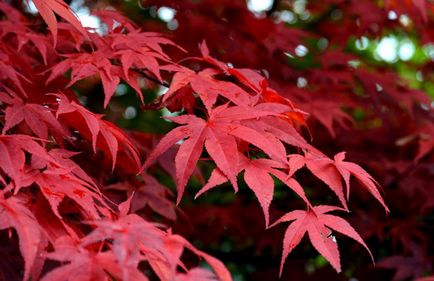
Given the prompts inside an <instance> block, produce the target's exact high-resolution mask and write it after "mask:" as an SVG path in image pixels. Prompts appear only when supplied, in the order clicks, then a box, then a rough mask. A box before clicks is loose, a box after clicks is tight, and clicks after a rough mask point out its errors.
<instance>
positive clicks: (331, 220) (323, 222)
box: [272, 206, 374, 275]
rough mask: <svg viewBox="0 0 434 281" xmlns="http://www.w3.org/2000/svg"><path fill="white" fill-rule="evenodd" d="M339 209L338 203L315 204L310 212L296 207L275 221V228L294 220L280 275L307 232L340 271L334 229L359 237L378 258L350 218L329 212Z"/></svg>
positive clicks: (318, 249) (321, 252)
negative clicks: (333, 204) (291, 253)
mask: <svg viewBox="0 0 434 281" xmlns="http://www.w3.org/2000/svg"><path fill="white" fill-rule="evenodd" d="M336 210H342V209H341V208H338V207H334V206H315V207H313V208H309V209H308V210H307V211H301V210H296V211H292V212H289V213H287V214H285V215H284V216H282V217H281V218H280V219H278V220H277V221H276V222H275V223H273V224H272V227H273V226H275V225H277V224H279V223H282V222H288V221H291V222H292V223H291V224H290V225H289V227H288V229H287V230H286V232H285V237H284V239H283V254H282V261H281V263H280V275H281V274H282V270H283V264H284V262H285V260H286V258H287V257H288V255H289V253H290V252H291V251H292V250H293V249H294V248H295V247H296V246H297V245H298V244H299V243H300V241H301V239H302V238H303V236H304V235H305V233H306V232H307V234H308V236H309V240H310V241H311V243H312V245H313V246H314V248H315V249H316V250H317V251H318V252H319V253H320V254H321V255H322V256H323V257H324V258H325V259H326V260H327V261H328V262H329V263H330V264H331V265H332V266H333V267H334V268H335V269H336V271H337V272H340V271H341V264H340V259H339V250H338V246H337V243H336V238H335V237H334V236H333V235H332V231H331V230H334V231H337V232H339V233H341V234H343V235H345V236H348V237H350V238H352V239H354V240H356V241H357V242H358V243H359V244H361V245H362V246H363V247H364V248H365V249H366V250H367V251H368V252H369V255H370V256H371V258H372V260H374V258H373V257H372V254H371V251H370V250H369V248H368V246H367V245H366V244H365V242H364V241H363V239H362V238H361V237H360V235H359V234H358V233H357V232H356V231H355V230H354V228H353V227H352V226H351V225H350V224H349V223H348V222H347V221H345V220H344V219H342V218H341V217H337V216H334V215H329V214H326V213H328V212H331V211H336Z"/></svg>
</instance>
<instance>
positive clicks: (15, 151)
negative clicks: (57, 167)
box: [0, 135, 54, 192]
mask: <svg viewBox="0 0 434 281" xmlns="http://www.w3.org/2000/svg"><path fill="white" fill-rule="evenodd" d="M25 152H28V153H30V154H32V155H36V156H38V157H40V158H42V159H45V160H46V161H49V162H51V161H53V159H52V158H51V157H50V155H49V154H48V153H47V151H46V150H45V149H44V148H43V147H42V146H41V145H40V144H39V143H38V142H36V140H35V139H34V138H32V137H30V136H27V135H0V154H1V155H2V157H0V168H1V169H2V171H3V172H4V173H5V174H6V175H7V176H8V177H10V178H11V179H12V180H13V181H14V187H15V192H18V190H19V189H20V188H21V187H23V186H25V185H28V184H29V183H28V181H27V180H25V175H24V168H25V167H24V165H25V163H26V155H25ZM53 162H54V161H53ZM2 181H3V182H4V180H2Z"/></svg>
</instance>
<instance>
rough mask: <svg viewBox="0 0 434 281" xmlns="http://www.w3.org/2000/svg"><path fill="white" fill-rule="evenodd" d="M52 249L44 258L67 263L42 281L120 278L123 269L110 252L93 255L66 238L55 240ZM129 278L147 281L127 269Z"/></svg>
mask: <svg viewBox="0 0 434 281" xmlns="http://www.w3.org/2000/svg"><path fill="white" fill-rule="evenodd" d="M54 248H55V251H54V252H50V253H48V254H46V257H47V258H48V259H51V260H56V261H60V262H62V263H65V262H67V263H66V264H63V265H62V266H60V267H57V268H55V269H54V270H52V271H50V272H49V273H48V274H46V275H45V276H44V277H43V278H42V279H41V280H42V281H56V280H65V281H81V280H83V281H86V280H89V281H109V280H112V276H113V277H116V278H121V275H120V274H119V273H120V272H121V271H122V270H123V269H121V267H120V266H119V265H118V263H117V261H116V258H115V256H114V255H113V252H111V251H105V252H98V253H93V252H92V251H89V250H87V249H86V248H84V247H81V246H80V245H77V243H75V242H74V241H72V240H71V239H70V238H69V237H68V236H65V237H61V238H59V239H57V240H56V241H55V243H54ZM108 273H110V275H109V274H108ZM129 276H131V280H141V281H147V280H148V278H146V277H145V276H144V275H143V274H142V273H141V272H139V270H138V269H129ZM124 280H125V279H124Z"/></svg>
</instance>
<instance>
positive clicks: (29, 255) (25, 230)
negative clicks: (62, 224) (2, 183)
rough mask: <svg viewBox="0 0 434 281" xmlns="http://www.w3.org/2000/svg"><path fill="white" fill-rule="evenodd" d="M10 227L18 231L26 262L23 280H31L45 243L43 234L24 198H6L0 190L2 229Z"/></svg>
mask: <svg viewBox="0 0 434 281" xmlns="http://www.w3.org/2000/svg"><path fill="white" fill-rule="evenodd" d="M10 227H12V228H14V229H15V230H16V231H17V234H18V237H19V241H20V242H19V243H20V251H21V254H22V256H23V258H24V263H25V266H24V277H23V280H29V277H30V275H31V273H32V267H33V265H34V263H35V260H36V258H37V255H38V252H39V250H40V245H44V243H43V234H42V231H41V229H40V226H39V224H38V222H37V221H36V218H35V216H34V215H33V213H32V212H31V211H30V210H29V209H28V208H27V206H26V205H25V202H24V200H23V198H20V197H17V196H12V197H9V198H5V196H4V193H3V192H2V191H0V229H7V228H10Z"/></svg>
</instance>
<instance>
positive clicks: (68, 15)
mask: <svg viewBox="0 0 434 281" xmlns="http://www.w3.org/2000/svg"><path fill="white" fill-rule="evenodd" d="M26 1H27V2H29V0H26ZM33 3H34V4H35V7H36V9H38V11H39V14H40V15H41V17H42V18H43V19H44V21H45V22H46V23H47V25H48V28H49V29H50V31H51V33H52V34H53V39H54V46H56V44H57V21H56V16H55V14H54V13H56V14H57V15H59V16H60V17H61V18H63V19H64V20H66V21H67V22H69V23H70V24H71V25H72V26H74V27H75V28H76V29H77V30H78V31H80V33H81V34H83V36H84V37H87V38H88V35H87V32H86V30H85V29H84V28H83V26H82V25H81V23H80V21H79V20H78V19H77V17H76V16H75V15H74V14H73V13H72V11H71V10H70V9H69V6H68V5H67V4H66V3H65V2H63V1H62V0H33Z"/></svg>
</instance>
